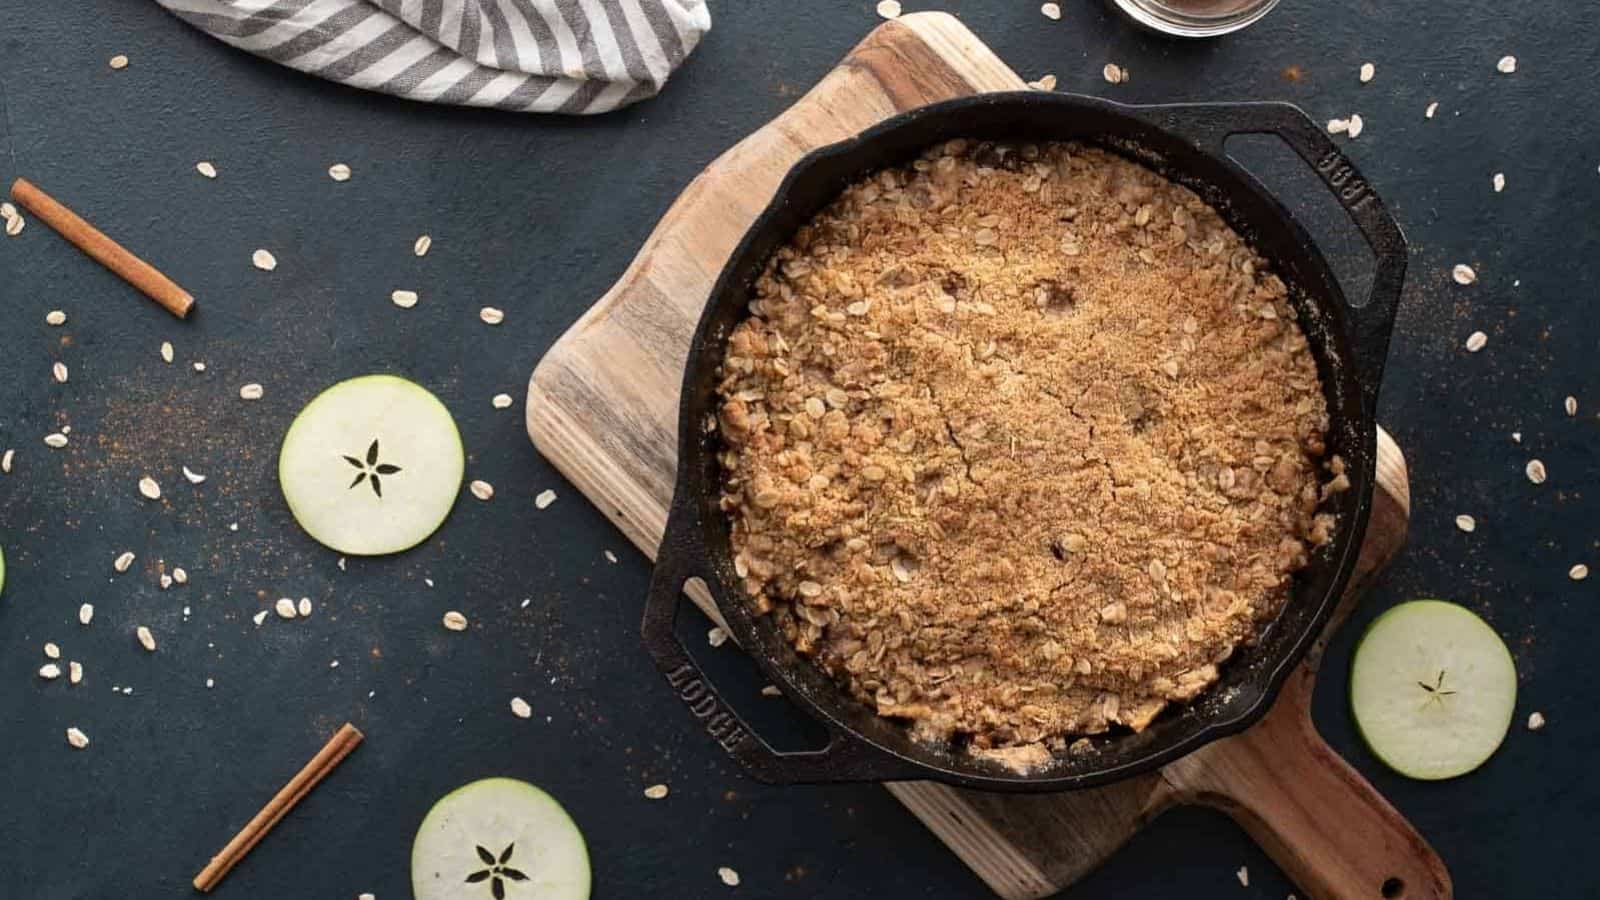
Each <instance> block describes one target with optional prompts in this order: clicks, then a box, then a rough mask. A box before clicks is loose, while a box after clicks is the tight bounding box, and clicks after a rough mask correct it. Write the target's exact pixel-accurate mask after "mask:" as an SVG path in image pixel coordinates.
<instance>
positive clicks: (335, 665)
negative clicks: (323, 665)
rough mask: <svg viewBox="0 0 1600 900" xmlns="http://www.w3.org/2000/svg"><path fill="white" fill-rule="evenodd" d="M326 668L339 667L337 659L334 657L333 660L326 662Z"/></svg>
mask: <svg viewBox="0 0 1600 900" xmlns="http://www.w3.org/2000/svg"><path fill="white" fill-rule="evenodd" d="M328 668H330V669H337V668H339V661H338V660H337V659H336V660H334V661H333V662H330V663H328Z"/></svg>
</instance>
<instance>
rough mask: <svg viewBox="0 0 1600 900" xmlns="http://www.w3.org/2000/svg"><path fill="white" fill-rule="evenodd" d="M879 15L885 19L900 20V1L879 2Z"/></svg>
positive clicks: (880, 0)
mask: <svg viewBox="0 0 1600 900" xmlns="http://www.w3.org/2000/svg"><path fill="white" fill-rule="evenodd" d="M878 15H880V16H882V17H883V18H885V19H898V18H900V0H878Z"/></svg>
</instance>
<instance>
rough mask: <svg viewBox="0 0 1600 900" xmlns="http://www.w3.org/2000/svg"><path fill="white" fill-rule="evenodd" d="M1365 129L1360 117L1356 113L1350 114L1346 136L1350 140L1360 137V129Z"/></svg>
mask: <svg viewBox="0 0 1600 900" xmlns="http://www.w3.org/2000/svg"><path fill="white" fill-rule="evenodd" d="M1365 127H1366V124H1365V123H1364V122H1362V121H1361V116H1360V115H1359V114H1358V113H1351V114H1350V130H1349V132H1348V134H1349V135H1350V139H1351V140H1355V139H1356V138H1358V137H1361V129H1362V128H1365Z"/></svg>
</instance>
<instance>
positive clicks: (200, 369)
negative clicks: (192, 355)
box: [194, 362, 206, 372]
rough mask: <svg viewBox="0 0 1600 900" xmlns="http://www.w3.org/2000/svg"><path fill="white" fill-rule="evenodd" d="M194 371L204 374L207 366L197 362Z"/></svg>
mask: <svg viewBox="0 0 1600 900" xmlns="http://www.w3.org/2000/svg"><path fill="white" fill-rule="evenodd" d="M194 370H195V371H196V372H204V371H205V370H206V364H205V363H203V362H197V363H195V364H194Z"/></svg>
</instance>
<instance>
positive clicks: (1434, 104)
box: [1422, 100, 1439, 119]
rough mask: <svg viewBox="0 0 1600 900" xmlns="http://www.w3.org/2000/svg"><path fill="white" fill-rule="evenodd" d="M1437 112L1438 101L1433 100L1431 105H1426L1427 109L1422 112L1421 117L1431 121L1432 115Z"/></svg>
mask: <svg viewBox="0 0 1600 900" xmlns="http://www.w3.org/2000/svg"><path fill="white" fill-rule="evenodd" d="M1438 111H1439V101H1437V100H1435V101H1433V102H1432V103H1429V104H1428V108H1427V109H1425V110H1423V111H1422V117H1423V118H1425V119H1431V118H1433V114H1434V113H1436V112H1438Z"/></svg>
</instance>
